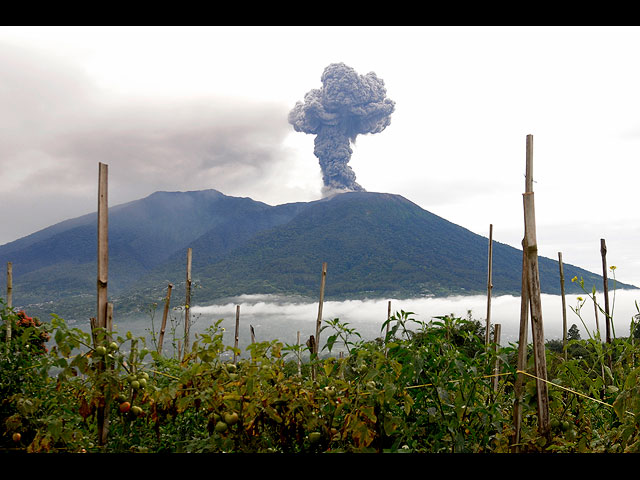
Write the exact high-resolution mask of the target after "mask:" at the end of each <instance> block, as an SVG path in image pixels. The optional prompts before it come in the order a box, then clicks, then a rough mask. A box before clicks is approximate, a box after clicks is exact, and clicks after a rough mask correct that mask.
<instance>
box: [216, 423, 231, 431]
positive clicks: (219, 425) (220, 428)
mask: <svg viewBox="0 0 640 480" xmlns="http://www.w3.org/2000/svg"><path fill="white" fill-rule="evenodd" d="M227 428H229V427H228V426H227V424H226V423H224V422H223V421H219V422H218V423H216V426H215V431H216V432H218V433H224V432H226V431H227Z"/></svg>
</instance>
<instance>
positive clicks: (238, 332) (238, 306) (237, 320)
mask: <svg viewBox="0 0 640 480" xmlns="http://www.w3.org/2000/svg"><path fill="white" fill-rule="evenodd" d="M239 340H240V305H236V333H235V336H234V341H233V363H234V364H235V363H236V362H237V359H238V354H237V350H238V342H239Z"/></svg>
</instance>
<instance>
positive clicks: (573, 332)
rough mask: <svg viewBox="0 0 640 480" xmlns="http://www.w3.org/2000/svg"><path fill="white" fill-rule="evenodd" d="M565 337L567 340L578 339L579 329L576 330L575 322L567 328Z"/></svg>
mask: <svg viewBox="0 0 640 480" xmlns="http://www.w3.org/2000/svg"><path fill="white" fill-rule="evenodd" d="M567 338H568V340H580V330H578V327H577V325H576V324H575V323H574V324H573V325H571V328H569V331H568V332H567Z"/></svg>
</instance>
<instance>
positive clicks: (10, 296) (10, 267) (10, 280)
mask: <svg viewBox="0 0 640 480" xmlns="http://www.w3.org/2000/svg"><path fill="white" fill-rule="evenodd" d="M7 307H8V308H11V307H13V263H11V262H7Z"/></svg>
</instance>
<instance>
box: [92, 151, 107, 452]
mask: <svg viewBox="0 0 640 480" xmlns="http://www.w3.org/2000/svg"><path fill="white" fill-rule="evenodd" d="M108 172H109V167H108V166H107V165H106V164H104V163H99V164H98V254H97V263H98V265H97V267H98V268H97V270H98V274H97V282H96V283H97V312H96V313H97V315H96V322H95V324H96V326H97V327H98V329H103V330H104V331H105V332H106V331H107V328H108V321H107V317H108V314H109V312H108V301H107V284H108V277H109V275H108V274H109V233H108V232H109V202H108ZM94 338H95V337H94ZM104 338H106V337H102V341H104ZM98 368H99V369H100V370H102V368H104V366H103V365H102V364H99V366H98ZM107 397H108V396H107V395H106V392H105V391H104V390H103V391H102V400H103V401H101V402H99V406H98V409H97V415H96V416H97V423H98V444H99V445H104V444H105V443H106V440H107V432H108V427H109V421H108V415H107V412H108V410H107V408H106V401H107Z"/></svg>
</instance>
